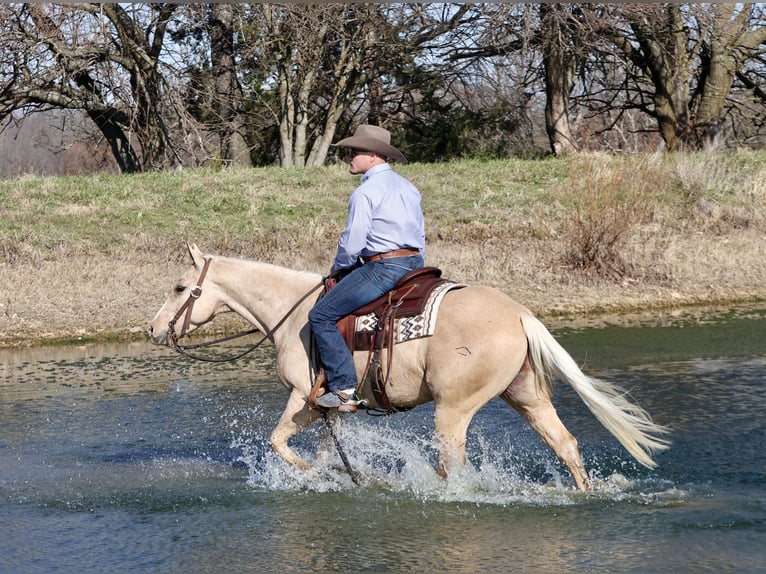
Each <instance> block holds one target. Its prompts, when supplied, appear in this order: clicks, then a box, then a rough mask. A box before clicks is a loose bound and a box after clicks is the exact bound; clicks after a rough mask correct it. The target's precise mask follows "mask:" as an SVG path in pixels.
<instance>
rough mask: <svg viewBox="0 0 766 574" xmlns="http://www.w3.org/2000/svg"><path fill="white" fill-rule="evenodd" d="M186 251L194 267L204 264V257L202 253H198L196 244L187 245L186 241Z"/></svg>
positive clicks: (198, 249)
mask: <svg viewBox="0 0 766 574" xmlns="http://www.w3.org/2000/svg"><path fill="white" fill-rule="evenodd" d="M186 249H188V250H189V255H190V256H191V258H192V263H194V265H195V266H196V267H199V266H201V265H202V264H203V263H204V259H205V256H204V255H203V254H202V251H200V248H199V247H197V244H196V243H189V242H188V241H187V242H186Z"/></svg>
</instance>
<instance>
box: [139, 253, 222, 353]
mask: <svg viewBox="0 0 766 574" xmlns="http://www.w3.org/2000/svg"><path fill="white" fill-rule="evenodd" d="M187 248H188V249H189V255H191V258H192V266H191V267H189V269H187V270H186V272H185V273H184V274H183V275H182V276H181V278H180V279H179V280H178V281H177V282H176V285H175V287H173V290H172V291H171V292H170V295H169V296H168V298H167V300H166V301H165V303H164V305H162V307H161V308H160V310H159V311H157V314H156V315H155V316H154V319H152V322H151V323H149V325H148V327H147V329H146V331H147V333H148V334H149V338H150V339H151V340H152V342H153V343H155V344H157V345H171V344H173V341H174V339H179V338H181V337H183V336H184V335H187V334H189V333H191V332H192V331H194V330H195V329H197V328H198V327H200V326H201V325H204V324H205V323H207V322H208V321H210V320H211V319H212V318H213V317H215V316H216V315H217V314H218V313H220V312H221V311H223V310H225V309H224V308H223V307H225V306H224V305H222V303H221V300H220V297H219V294H218V289H217V287H216V285H215V283H214V282H213V281H210V280H208V281H207V282H206V281H205V279H206V276H207V272H208V269H209V266H210V261H211V258H210V257H207V258H206V257H205V256H204V255H203V254H202V251H200V249H199V248H198V247H197V246H196V245H189V244H187Z"/></svg>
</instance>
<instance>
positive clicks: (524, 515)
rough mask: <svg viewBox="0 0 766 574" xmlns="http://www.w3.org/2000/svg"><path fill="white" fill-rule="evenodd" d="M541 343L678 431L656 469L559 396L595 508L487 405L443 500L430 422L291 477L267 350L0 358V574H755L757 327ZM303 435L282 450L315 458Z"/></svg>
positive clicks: (390, 420)
mask: <svg viewBox="0 0 766 574" xmlns="http://www.w3.org/2000/svg"><path fill="white" fill-rule="evenodd" d="M556 334H557V336H558V338H559V340H560V341H561V342H562V344H564V346H565V347H567V348H568V349H570V351H571V352H572V354H573V355H574V356H575V358H576V359H577V360H578V361H579V362H582V363H584V364H585V367H586V370H587V371H588V372H589V373H591V374H594V375H598V376H602V377H605V378H608V379H609V380H611V381H614V382H617V383H618V384H620V385H621V386H623V387H625V388H627V389H629V390H630V391H631V393H632V395H633V397H634V398H635V399H636V400H637V401H638V402H639V403H640V404H642V405H643V406H644V407H645V408H647V410H648V411H649V412H650V413H652V415H653V417H654V419H655V420H656V421H657V422H659V423H661V424H666V425H669V426H671V427H672V428H673V435H672V439H673V447H672V448H671V449H670V450H669V451H667V452H664V453H661V454H660V455H658V457H657V461H658V463H659V465H660V466H659V468H658V469H656V470H647V469H644V468H643V467H639V466H638V465H637V464H635V463H634V462H633V461H632V459H630V457H629V456H628V455H627V454H626V453H625V452H624V451H623V450H622V449H621V447H620V446H619V444H618V443H617V442H616V441H615V440H614V439H613V438H612V437H611V436H610V435H609V434H608V433H606V431H604V430H603V429H602V428H601V427H600V426H599V424H598V423H597V422H596V421H595V419H594V418H593V417H592V415H590V413H588V411H587V410H586V409H585V407H584V406H583V405H582V403H581V402H579V400H578V399H577V398H576V396H575V395H574V393H573V392H572V391H571V390H569V389H568V388H566V387H564V386H562V385H558V386H557V388H556V399H555V404H556V405H557V408H558V410H559V414H560V415H561V418H562V419H563V420H564V423H565V424H566V425H567V427H568V428H569V429H570V431H571V432H572V433H573V434H574V435H575V436H576V437H577V438H578V440H579V441H580V444H581V447H582V451H583V456H584V459H585V461H586V464H587V466H588V467H589V468H590V469H591V473H592V475H593V477H594V478H595V482H596V486H597V488H596V489H595V490H594V491H593V492H590V493H580V492H577V491H575V490H574V489H573V487H572V481H571V479H570V477H569V475H568V474H567V473H566V472H565V470H564V469H563V468H562V466H561V465H560V464H559V463H558V461H556V459H555V457H553V455H552V454H551V453H550V451H548V450H547V449H546V448H545V447H543V446H542V444H541V443H540V440H539V439H538V438H537V436H536V435H534V433H532V431H531V430H530V429H529V428H528V427H527V426H526V424H525V423H524V422H523V421H522V420H521V419H520V417H519V416H518V415H517V414H516V413H515V412H513V411H512V410H510V409H509V408H508V407H507V406H505V404H504V403H502V402H501V401H494V402H492V403H490V404H489V405H487V407H485V408H484V409H483V410H482V411H481V412H480V413H479V414H478V415H477V417H476V418H475V420H474V422H473V423H472V425H471V427H470V429H469V442H468V452H469V459H470V465H469V466H468V467H467V468H466V469H465V470H464V471H462V472H460V473H458V474H457V475H454V476H451V477H450V479H449V480H448V481H442V480H441V479H439V478H437V477H436V476H435V473H434V470H433V468H434V464H435V460H436V450H435V448H434V446H433V444H432V443H431V433H432V430H433V422H432V418H431V416H432V408H431V407H430V406H424V407H420V408H418V409H415V410H413V411H410V412H408V413H405V414H400V415H396V416H393V417H369V416H367V415H365V414H361V413H357V414H356V415H352V416H350V417H347V418H346V424H345V425H344V426H343V428H342V429H340V440H341V442H342V444H343V445H344V447H345V449H346V452H347V454H348V456H349V458H350V462H351V464H352V466H353V467H354V469H355V470H357V471H359V472H360V473H361V476H362V479H361V484H360V485H359V486H354V485H353V484H352V483H351V480H350V478H349V476H348V475H347V474H345V473H344V472H343V469H342V467H341V466H340V463H339V461H338V459H337V456H336V455H334V454H333V456H331V457H330V459H331V460H329V461H328V462H320V464H319V467H320V468H319V470H318V471H317V473H316V474H313V475H307V474H302V473H297V472H294V471H292V470H291V469H289V468H287V467H286V466H285V465H284V464H283V463H282V462H281V461H280V460H278V459H276V457H275V456H274V455H273V454H272V453H271V451H270V449H269V447H268V436H269V433H270V430H271V429H272V428H273V427H274V425H275V424H276V420H277V418H278V416H279V414H280V412H281V407H282V404H283V403H284V401H285V399H286V391H285V390H284V389H283V388H282V387H281V385H279V384H278V383H277V382H276V380H275V377H274V375H273V371H274V361H273V357H272V356H271V349H270V348H267V349H264V350H259V351H257V352H256V353H255V354H253V356H248V357H247V358H246V359H243V360H240V361H238V362H237V363H235V364H223V365H220V364H218V365H214V364H208V363H199V362H192V361H190V360H188V359H184V358H182V357H179V356H176V355H174V354H172V353H171V352H170V351H167V350H165V349H160V348H156V347H152V346H150V345H148V344H143V343H140V344H138V343H137V344H131V345H104V346H87V347H66V348H44V349H34V350H29V351H0V385H1V386H0V417H2V418H1V419H0V420H2V422H3V430H2V434H0V532H2V536H0V572H30V573H32V572H56V571H60V572H71V571H78V572H148V571H151V572H189V573H193V572H262V571H287V572H292V571H333V570H335V571H337V570H342V571H360V572H363V571H413V570H414V571H444V572H460V571H470V572H476V571H487V572H509V571H510V572H537V571H543V570H548V571H553V572H579V571H586V570H587V571H594V572H616V571H619V572H704V571H736V572H762V571H763V570H764V567H763V564H764V563H766V546H765V545H764V542H765V541H766V454H764V448H763V447H764V436H765V434H766V432H765V431H766V424H765V423H764V416H763V412H764V409H765V408H766V393H764V381H765V380H766V348H765V347H764V346H763V344H762V343H761V342H762V341H763V340H764V336H765V335H766V319H765V318H764V314H763V313H761V312H759V313H754V314H745V315H739V316H733V317H723V318H721V317H717V318H716V320H715V321H708V320H695V321H693V322H690V323H683V322H675V323H673V324H672V325H667V326H654V327H651V328H650V327H639V326H636V327H634V328H617V327H607V328H601V329H586V330H580V331H564V330H562V331H560V332H558V333H556ZM653 357H657V359H653ZM319 438H320V432H319V427H317V428H315V429H312V430H310V431H308V432H306V433H304V434H302V435H300V436H299V437H297V438H296V439H295V441H294V446H295V448H296V449H297V450H298V451H299V452H301V453H302V454H304V455H305V456H306V457H307V458H310V459H313V458H315V456H316V445H317V442H318V441H319Z"/></svg>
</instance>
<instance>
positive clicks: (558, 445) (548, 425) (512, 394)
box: [501, 360, 591, 490]
mask: <svg viewBox="0 0 766 574" xmlns="http://www.w3.org/2000/svg"><path fill="white" fill-rule="evenodd" d="M501 397H502V398H503V400H505V402H507V403H508V404H509V405H511V406H512V407H513V408H514V409H516V410H517V411H518V412H519V413H520V414H521V416H522V417H524V420H526V421H527V422H528V423H529V426H531V427H532V429H534V431H535V432H536V433H537V434H538V435H539V436H540V438H541V439H543V442H545V444H546V445H548V447H549V448H550V449H551V450H552V451H553V452H554V453H555V454H556V456H557V457H558V459H559V460H560V461H561V462H562V463H564V464H565V465H566V466H567V468H568V469H569V472H570V473H571V474H572V478H574V481H575V485H576V486H577V488H578V489H580V490H590V488H591V485H590V480H589V478H588V473H587V472H586V471H585V466H584V465H583V462H582V457H581V456H580V449H579V447H578V446H577V439H575V437H573V436H572V435H571V434H570V433H569V431H568V430H567V429H566V427H565V426H564V423H562V422H561V419H559V416H558V414H557V413H556V409H555V408H554V407H553V404H552V403H551V401H550V398H549V397H548V395H547V393H546V392H544V391H543V390H541V389H538V388H537V385H536V384H535V375H534V373H533V372H532V368H531V366H530V365H529V361H528V360H527V361H525V362H524V366H523V367H522V369H521V371H520V372H519V374H518V375H516V378H515V379H514V380H513V382H512V383H511V384H510V386H509V387H508V388H507V389H506V390H505V392H503V394H502V395H501Z"/></svg>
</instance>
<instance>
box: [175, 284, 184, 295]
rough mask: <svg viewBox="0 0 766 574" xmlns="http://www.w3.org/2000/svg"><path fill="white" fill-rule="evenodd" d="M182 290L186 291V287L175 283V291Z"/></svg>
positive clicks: (181, 291) (179, 291) (180, 291)
mask: <svg viewBox="0 0 766 574" xmlns="http://www.w3.org/2000/svg"><path fill="white" fill-rule="evenodd" d="M184 291H186V287H184V286H183V285H176V293H183V292H184Z"/></svg>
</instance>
